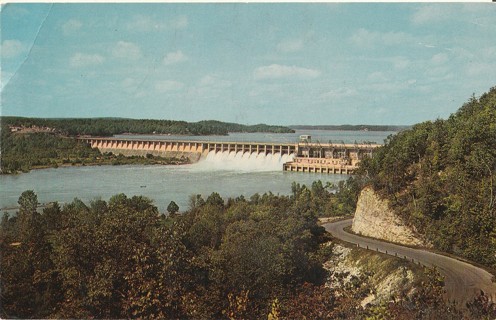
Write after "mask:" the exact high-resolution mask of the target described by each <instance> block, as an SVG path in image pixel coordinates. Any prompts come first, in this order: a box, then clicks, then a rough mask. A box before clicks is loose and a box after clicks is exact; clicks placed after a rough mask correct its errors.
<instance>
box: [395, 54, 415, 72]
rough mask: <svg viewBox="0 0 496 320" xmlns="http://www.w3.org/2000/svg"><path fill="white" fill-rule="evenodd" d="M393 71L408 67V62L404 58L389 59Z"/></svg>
mask: <svg viewBox="0 0 496 320" xmlns="http://www.w3.org/2000/svg"><path fill="white" fill-rule="evenodd" d="M391 63H392V64H393V67H394V69H396V70H403V69H405V68H407V67H408V66H409V65H410V63H411V62H410V60H409V59H407V58H405V57H394V58H392V59H391Z"/></svg>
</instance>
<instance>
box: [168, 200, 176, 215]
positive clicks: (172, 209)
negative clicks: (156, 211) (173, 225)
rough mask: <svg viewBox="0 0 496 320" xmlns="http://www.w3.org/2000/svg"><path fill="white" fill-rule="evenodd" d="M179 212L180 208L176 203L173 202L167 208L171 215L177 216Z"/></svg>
mask: <svg viewBox="0 0 496 320" xmlns="http://www.w3.org/2000/svg"><path fill="white" fill-rule="evenodd" d="M178 211H179V206H178V205H177V203H175V202H174V201H171V202H170V203H169V205H168V206H167V212H168V213H169V214H170V215H175V214H176V213H177V212H178Z"/></svg>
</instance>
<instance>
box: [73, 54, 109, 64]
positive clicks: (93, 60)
mask: <svg viewBox="0 0 496 320" xmlns="http://www.w3.org/2000/svg"><path fill="white" fill-rule="evenodd" d="M104 61H105V58H104V57H103V56H101V55H99V54H86V53H81V52H78V53H76V54H74V55H73V56H72V57H71V59H70V61H69V64H70V66H71V67H74V68H79V67H89V66H96V65H99V64H102V63H103V62H104Z"/></svg>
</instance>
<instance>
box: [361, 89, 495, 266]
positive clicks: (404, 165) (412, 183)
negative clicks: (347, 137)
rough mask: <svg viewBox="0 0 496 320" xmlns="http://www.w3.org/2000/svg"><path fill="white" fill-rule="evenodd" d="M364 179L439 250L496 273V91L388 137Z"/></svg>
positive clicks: (364, 163) (367, 164) (365, 163)
mask: <svg viewBox="0 0 496 320" xmlns="http://www.w3.org/2000/svg"><path fill="white" fill-rule="evenodd" d="M358 173H359V174H360V175H361V177H363V178H364V179H368V183H370V184H372V185H373V186H374V189H375V190H378V191H380V192H381V193H382V194H383V195H384V196H385V197H387V198H389V199H390V200H391V203H392V205H393V207H394V208H395V209H396V211H397V212H398V213H399V214H400V215H401V216H402V217H403V218H404V220H405V221H406V222H407V223H409V224H411V225H413V226H414V227H415V228H416V229H417V230H418V231H419V232H421V233H423V234H425V235H426V238H427V239H428V240H429V241H431V242H432V243H433V244H434V245H435V247H437V248H438V249H440V250H443V251H447V252H452V253H455V254H458V255H462V256H464V257H466V258H468V259H471V260H473V261H477V262H479V263H482V264H484V265H486V266H490V267H492V268H496V246H495V245H494V244H495V243H496V240H495V234H496V87H495V88H492V89H491V90H490V91H489V92H488V93H486V94H483V95H482V96H481V97H480V98H479V99H476V98H474V97H473V98H472V99H470V101H469V102H467V103H466V104H465V105H464V106H463V107H462V108H460V110H458V112H456V113H455V114H453V115H451V116H450V118H449V119H448V120H436V121H434V122H424V123H420V124H417V125H415V126H414V127H413V128H412V129H411V130H406V131H403V132H400V133H398V134H397V135H395V136H392V137H389V138H388V140H387V142H386V145H385V146H384V147H383V148H380V149H379V150H377V152H376V153H375V154H374V156H373V158H372V159H366V160H364V161H362V163H361V166H360V169H359V172H358Z"/></svg>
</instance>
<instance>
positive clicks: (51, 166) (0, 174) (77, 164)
mask: <svg viewBox="0 0 496 320" xmlns="http://www.w3.org/2000/svg"><path fill="white" fill-rule="evenodd" d="M192 163H196V162H195V161H191V160H189V159H188V161H187V162H181V161H174V162H170V163H160V162H146V161H145V162H143V163H140V162H129V163H125V162H124V163H109V162H91V163H62V164H57V166H53V165H43V166H35V167H32V168H29V170H28V171H17V172H8V173H4V172H0V176H2V175H5V176H8V175H18V174H23V173H29V172H30V171H31V170H44V169H57V168H70V167H97V166H98V167H100V166H125V165H143V166H154V165H160V166H182V165H187V164H192ZM0 210H2V209H0Z"/></svg>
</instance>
